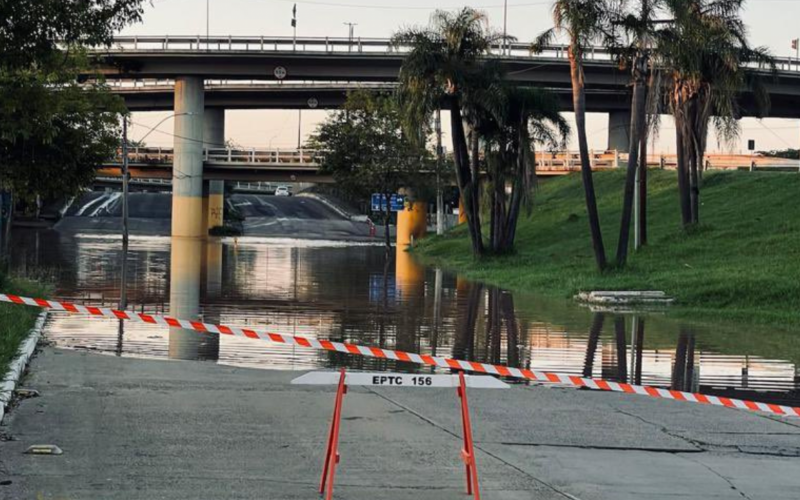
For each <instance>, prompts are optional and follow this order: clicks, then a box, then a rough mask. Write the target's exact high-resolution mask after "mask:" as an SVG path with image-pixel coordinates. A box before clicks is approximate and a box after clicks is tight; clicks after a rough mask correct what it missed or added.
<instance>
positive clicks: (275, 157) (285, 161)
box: [114, 147, 322, 167]
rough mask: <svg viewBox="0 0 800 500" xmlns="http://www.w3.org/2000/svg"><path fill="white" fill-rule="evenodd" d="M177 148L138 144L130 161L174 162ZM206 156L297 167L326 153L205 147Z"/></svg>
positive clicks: (215, 160) (313, 163)
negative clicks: (141, 145) (140, 145)
mask: <svg viewBox="0 0 800 500" xmlns="http://www.w3.org/2000/svg"><path fill="white" fill-rule="evenodd" d="M173 159H174V149H173V148H161V147H134V148H129V149H128V161H129V162H130V163H137V164H163V163H172V162H173ZM203 159H204V161H206V162H211V163H239V164H259V163H263V164H269V165H286V166H293V167H308V166H311V167H317V166H319V164H320V163H321V161H322V154H321V152H319V151H315V150H303V149H300V150H296V149H290V150H285V149H255V148H252V149H238V148H204V149H203ZM114 161H116V162H117V163H121V161H122V151H121V150H117V155H116V157H115V158H114Z"/></svg>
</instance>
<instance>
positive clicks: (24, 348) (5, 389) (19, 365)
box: [0, 311, 47, 423]
mask: <svg viewBox="0 0 800 500" xmlns="http://www.w3.org/2000/svg"><path fill="white" fill-rule="evenodd" d="M46 319H47V311H42V313H41V314H40V315H39V317H38V318H36V324H35V325H34V326H33V328H31V331H30V333H29V334H28V338H27V339H25V342H23V343H22V345H21V346H20V347H19V351H17V357H16V358H14V360H13V361H12V362H11V364H10V365H9V367H8V374H7V375H6V376H5V378H4V379H3V383H2V384H1V385H0V423H2V422H3V417H4V416H5V412H6V406H8V404H9V403H10V402H11V399H12V398H13V396H14V390H15V389H16V388H17V384H18V383H19V379H20V378H22V374H23V373H24V372H25V367H27V366H28V361H30V359H31V356H32V355H33V351H34V350H35V349H36V345H37V344H38V343H39V339H40V338H41V337H42V330H44V322H45V320H46Z"/></svg>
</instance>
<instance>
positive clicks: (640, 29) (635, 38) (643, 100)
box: [612, 0, 661, 267]
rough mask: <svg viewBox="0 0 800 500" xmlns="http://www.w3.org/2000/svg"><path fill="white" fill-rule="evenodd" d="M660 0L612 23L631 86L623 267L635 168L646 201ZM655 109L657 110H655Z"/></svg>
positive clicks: (642, 0) (642, 2) (645, 0)
mask: <svg viewBox="0 0 800 500" xmlns="http://www.w3.org/2000/svg"><path fill="white" fill-rule="evenodd" d="M660 4H661V0H639V3H638V7H639V8H638V10H637V11H636V12H635V13H634V12H631V13H626V14H624V15H621V16H620V17H619V18H618V19H616V20H614V21H613V24H614V25H615V26H618V27H619V28H621V30H622V32H623V33H624V35H625V40H624V42H626V43H623V45H622V46H618V45H616V41H614V42H613V43H614V45H615V46H614V47H612V50H613V51H614V52H616V53H617V54H618V55H619V56H620V58H621V60H622V62H623V63H624V64H626V65H628V66H629V67H630V70H631V87H632V88H633V96H632V98H631V110H632V112H631V128H630V130H631V134H630V138H631V144H630V151H629V154H628V168H627V172H626V175H625V188H624V194H623V202H622V218H621V221H620V228H619V240H618V242H617V258H616V261H617V266H618V267H624V266H625V263H626V262H627V258H628V247H629V243H630V229H631V218H632V213H633V199H634V196H636V195H637V193H635V188H636V172H637V169H638V171H639V175H640V178H641V180H643V181H644V183H645V184H644V187H643V188H642V189H641V190H640V192H639V193H638V195H639V197H640V201H641V202H642V203H641V206H645V205H646V193H647V187H646V182H647V180H646V179H647V178H646V176H647V138H648V133H647V132H648V123H647V122H648V117H647V103H648V96H649V95H650V94H651V93H650V84H652V83H653V81H654V78H653V75H652V68H651V55H652V51H653V49H654V47H653V45H654V40H655V39H656V29H655V26H656V25H655V15H656V13H657V12H658V9H659V8H660ZM656 112H657V111H656Z"/></svg>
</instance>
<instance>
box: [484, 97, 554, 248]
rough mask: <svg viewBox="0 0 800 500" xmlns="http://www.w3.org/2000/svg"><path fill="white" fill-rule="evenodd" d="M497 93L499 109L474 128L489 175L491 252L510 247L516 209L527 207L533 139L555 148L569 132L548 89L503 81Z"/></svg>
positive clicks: (532, 170) (533, 174) (533, 163)
mask: <svg viewBox="0 0 800 500" xmlns="http://www.w3.org/2000/svg"><path fill="white" fill-rule="evenodd" d="M502 95H503V97H504V98H503V99H502V103H503V105H502V107H501V108H499V109H494V110H492V111H493V113H492V116H490V117H487V118H486V119H484V120H481V122H482V123H483V125H482V126H481V127H480V128H479V132H480V133H481V135H482V136H483V139H484V148H485V154H484V157H485V159H486V166H487V168H486V170H487V173H488V177H489V193H490V194H489V198H490V200H489V206H490V224H489V226H490V232H489V248H490V249H491V251H492V253H495V254H502V253H507V252H510V251H511V250H512V249H513V247H514V239H515V237H516V230H517V222H518V220H519V216H520V212H521V209H522V208H523V207H525V208H526V209H527V210H530V208H531V206H532V203H531V201H532V196H531V193H532V189H533V186H534V185H535V182H536V143H537V142H539V143H545V144H547V145H548V146H550V147H551V148H553V149H556V148H559V147H561V146H563V145H564V143H565V142H566V139H567V136H568V135H569V126H568V125H567V122H566V120H565V119H564V118H563V117H562V116H561V113H560V103H559V101H558V99H557V98H556V97H555V96H554V95H553V94H551V93H550V92H547V91H545V90H542V89H537V88H522V87H517V86H513V85H506V87H505V89H504V90H503V93H502ZM509 183H510V192H507V188H508V184H509Z"/></svg>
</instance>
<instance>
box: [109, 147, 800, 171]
mask: <svg viewBox="0 0 800 500" xmlns="http://www.w3.org/2000/svg"><path fill="white" fill-rule="evenodd" d="M121 154H122V151H121V150H117V156H116V157H115V158H114V160H113V161H114V162H115V163H118V164H119V163H121V161H122V157H121ZM173 157H174V154H173V148H161V147H135V148H130V149H129V150H128V161H129V162H130V163H133V164H139V165H141V164H144V165H148V164H151V165H163V164H171V163H172V161H173ZM203 158H204V160H205V161H206V162H209V163H217V164H230V165H243V166H244V165H248V166H253V167H258V166H259V165H262V166H270V167H286V168H312V169H313V168H318V167H319V166H320V165H321V164H322V162H323V161H324V160H325V153H324V151H318V150H313V149H258V148H249V149H247V148H206V149H203ZM589 161H590V162H591V165H592V169H593V170H611V169H615V168H619V167H620V166H625V165H627V161H628V154H627V153H622V152H619V151H592V152H590V154H589ZM647 164H648V166H650V167H660V168H663V169H675V168H676V167H677V157H676V156H675V155H648V157H647ZM580 166H581V161H580V154H579V153H578V152H577V151H558V152H552V151H538V152H537V154H536V171H537V172H538V173H539V174H542V175H547V174H548V173H551V174H555V173H564V172H573V171H575V172H576V171H579V170H580ZM704 167H705V169H706V170H734V169H750V170H779V171H798V172H800V162H798V161H796V160H784V159H780V158H768V157H760V156H751V155H728V154H709V155H706V163H705V165H704Z"/></svg>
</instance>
